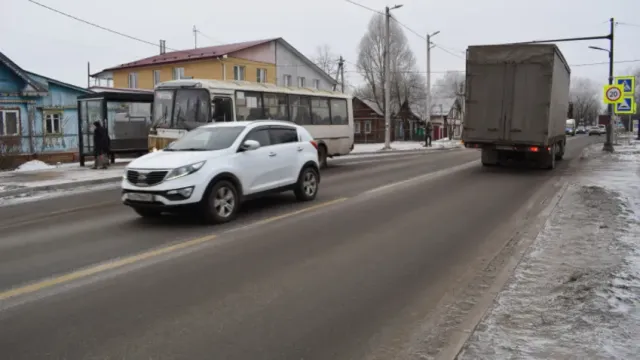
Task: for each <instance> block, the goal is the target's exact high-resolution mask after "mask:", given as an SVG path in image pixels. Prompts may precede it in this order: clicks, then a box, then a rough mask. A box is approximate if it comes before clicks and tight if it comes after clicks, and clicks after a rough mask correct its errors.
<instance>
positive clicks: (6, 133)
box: [0, 52, 91, 168]
mask: <svg viewBox="0 0 640 360" xmlns="http://www.w3.org/2000/svg"><path fill="white" fill-rule="evenodd" d="M90 93H91V91H90V90H87V89H84V88H81V87H78V86H74V85H71V84H67V83H64V82H62V81H58V80H54V79H51V78H48V77H46V76H42V75H38V74H34V73H32V72H29V71H25V70H23V69H22V68H20V67H19V66H18V65H17V64H16V63H14V62H13V61H11V59H9V58H8V57H7V56H5V55H4V54H2V53H1V52H0V168H8V167H13V166H16V165H18V164H20V163H23V162H25V161H28V160H31V159H34V158H37V159H40V160H42V161H45V162H58V161H61V162H65V161H74V160H75V158H76V157H77V153H78V111H77V106H78V105H77V98H78V96H80V95H85V94H90Z"/></svg>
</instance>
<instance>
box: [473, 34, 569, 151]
mask: <svg viewBox="0 0 640 360" xmlns="http://www.w3.org/2000/svg"><path fill="white" fill-rule="evenodd" d="M570 74H571V70H570V68H569V66H568V65H567V62H566V60H565V59H564V57H563V56H562V53H561V52H560V50H559V49H558V47H557V46H555V45H552V44H526V45H524V44H511V45H482V46H470V47H469V48H468V49H467V64H466V97H465V99H466V103H465V109H466V114H465V119H464V131H463V136H462V139H463V141H464V142H465V143H469V142H471V143H473V142H475V143H491V144H501V145H523V146H526V145H537V146H548V145H549V144H554V142H556V141H559V140H558V139H559V138H560V137H564V134H565V121H566V120H567V112H568V106H569V79H570Z"/></svg>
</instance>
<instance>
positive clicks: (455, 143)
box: [351, 139, 462, 154]
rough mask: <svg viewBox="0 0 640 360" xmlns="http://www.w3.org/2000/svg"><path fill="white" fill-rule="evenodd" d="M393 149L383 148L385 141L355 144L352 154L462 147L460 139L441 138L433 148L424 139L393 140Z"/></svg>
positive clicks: (434, 143) (433, 143)
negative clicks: (425, 143)
mask: <svg viewBox="0 0 640 360" xmlns="http://www.w3.org/2000/svg"><path fill="white" fill-rule="evenodd" d="M390 145H391V150H382V149H383V148H384V143H373V144H355V146H354V148H353V150H352V151H351V154H366V153H378V152H387V151H416V150H427V149H433V148H436V149H452V148H456V147H462V143H461V142H460V140H455V139H454V140H449V139H441V140H436V141H433V142H432V143H431V145H432V147H431V148H426V147H424V141H423V142H420V141H393V142H392V143H391V144H390Z"/></svg>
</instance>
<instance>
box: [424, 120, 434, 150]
mask: <svg viewBox="0 0 640 360" xmlns="http://www.w3.org/2000/svg"><path fill="white" fill-rule="evenodd" d="M432 130H433V127H432V125H431V121H427V126H426V127H425V129H424V146H425V147H426V146H431V131H432Z"/></svg>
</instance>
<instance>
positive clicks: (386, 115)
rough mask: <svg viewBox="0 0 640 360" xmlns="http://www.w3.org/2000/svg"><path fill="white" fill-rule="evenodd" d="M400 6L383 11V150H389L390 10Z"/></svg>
mask: <svg viewBox="0 0 640 360" xmlns="http://www.w3.org/2000/svg"><path fill="white" fill-rule="evenodd" d="M401 7H402V5H401V4H399V5H394V6H392V7H391V8H389V7H388V6H387V7H386V8H385V9H384V10H385V11H384V14H385V16H384V23H385V24H384V25H385V26H384V29H385V32H384V40H385V41H384V149H385V150H388V149H391V109H389V107H390V106H391V104H390V103H391V99H390V98H391V96H390V94H389V93H390V92H391V84H390V83H389V82H390V76H389V73H390V71H389V70H390V69H389V67H390V66H391V64H390V63H391V61H390V59H389V58H390V57H389V47H390V42H391V40H390V38H391V34H390V31H389V21H390V19H391V13H390V11H391V10H395V9H399V8H401Z"/></svg>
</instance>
